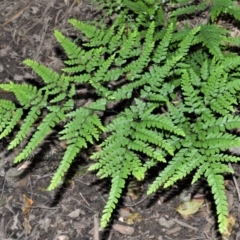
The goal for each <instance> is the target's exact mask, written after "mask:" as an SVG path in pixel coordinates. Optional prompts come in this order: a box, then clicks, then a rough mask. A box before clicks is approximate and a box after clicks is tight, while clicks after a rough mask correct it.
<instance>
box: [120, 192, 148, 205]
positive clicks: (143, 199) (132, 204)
mask: <svg viewBox="0 0 240 240" xmlns="http://www.w3.org/2000/svg"><path fill="white" fill-rule="evenodd" d="M148 197H149V196H148V195H147V196H146V197H144V198H143V199H142V200H140V201H139V202H137V203H134V204H132V205H124V207H135V206H137V205H138V204H140V203H142V202H143V201H144V200H145V199H146V198H148Z"/></svg>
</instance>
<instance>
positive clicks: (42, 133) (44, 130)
mask: <svg viewBox="0 0 240 240" xmlns="http://www.w3.org/2000/svg"><path fill="white" fill-rule="evenodd" d="M64 117H65V116H64V114H63V113H62V110H61V109H60V107H58V106H55V111H54V112H51V113H49V114H47V115H46V116H45V117H44V119H43V121H42V123H41V124H40V125H39V126H38V127H37V131H36V132H35V133H34V134H33V136H32V138H31V139H30V141H29V142H28V144H27V145H26V146H25V148H24V149H23V150H22V152H21V153H20V154H19V155H18V156H17V157H16V158H15V159H14V162H15V163H17V162H20V161H21V160H23V159H26V158H27V157H28V156H29V155H30V153H31V152H32V151H33V150H34V149H35V148H36V147H37V146H38V145H39V144H40V143H41V142H42V141H43V139H44V138H45V137H46V136H47V135H48V134H49V133H50V132H51V128H52V127H54V126H55V125H56V124H57V123H59V122H60V121H62V120H64Z"/></svg>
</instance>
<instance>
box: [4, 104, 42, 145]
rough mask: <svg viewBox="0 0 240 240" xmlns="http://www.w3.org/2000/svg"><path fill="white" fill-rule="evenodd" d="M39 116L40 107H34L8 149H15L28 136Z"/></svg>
mask: <svg viewBox="0 0 240 240" xmlns="http://www.w3.org/2000/svg"><path fill="white" fill-rule="evenodd" d="M39 115H40V110H39V108H38V107H36V106H34V107H32V108H31V109H30V110H29V112H28V115H27V117H26V118H25V119H24V120H23V123H22V124H21V127H20V130H19V131H18V133H17V134H16V136H15V138H14V139H13V140H12V141H11V142H10V144H9V146H8V149H13V148H15V147H16V146H17V145H18V144H19V143H20V142H21V141H22V140H23V139H24V138H25V137H26V136H27V134H28V133H29V132H30V129H31V127H32V125H33V123H34V122H35V121H36V120H37V118H38V117H39Z"/></svg>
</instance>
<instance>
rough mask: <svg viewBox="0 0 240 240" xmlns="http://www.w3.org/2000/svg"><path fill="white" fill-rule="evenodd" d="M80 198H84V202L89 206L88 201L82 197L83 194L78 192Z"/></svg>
mask: <svg viewBox="0 0 240 240" xmlns="http://www.w3.org/2000/svg"><path fill="white" fill-rule="evenodd" d="M80 195H81V197H82V199H83V200H84V202H85V203H86V204H87V205H88V206H89V207H90V204H89V203H88V201H87V200H86V199H85V198H84V196H83V195H82V193H80Z"/></svg>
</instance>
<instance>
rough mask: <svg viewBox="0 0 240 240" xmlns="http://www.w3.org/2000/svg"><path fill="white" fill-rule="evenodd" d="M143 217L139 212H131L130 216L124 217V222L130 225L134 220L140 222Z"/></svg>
mask: <svg viewBox="0 0 240 240" xmlns="http://www.w3.org/2000/svg"><path fill="white" fill-rule="evenodd" d="M142 220H143V217H142V216H141V215H140V214H139V213H132V214H131V215H130V216H128V217H126V218H125V219H124V222H125V223H126V224H128V225H132V224H134V223H136V222H141V221H142Z"/></svg>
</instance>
